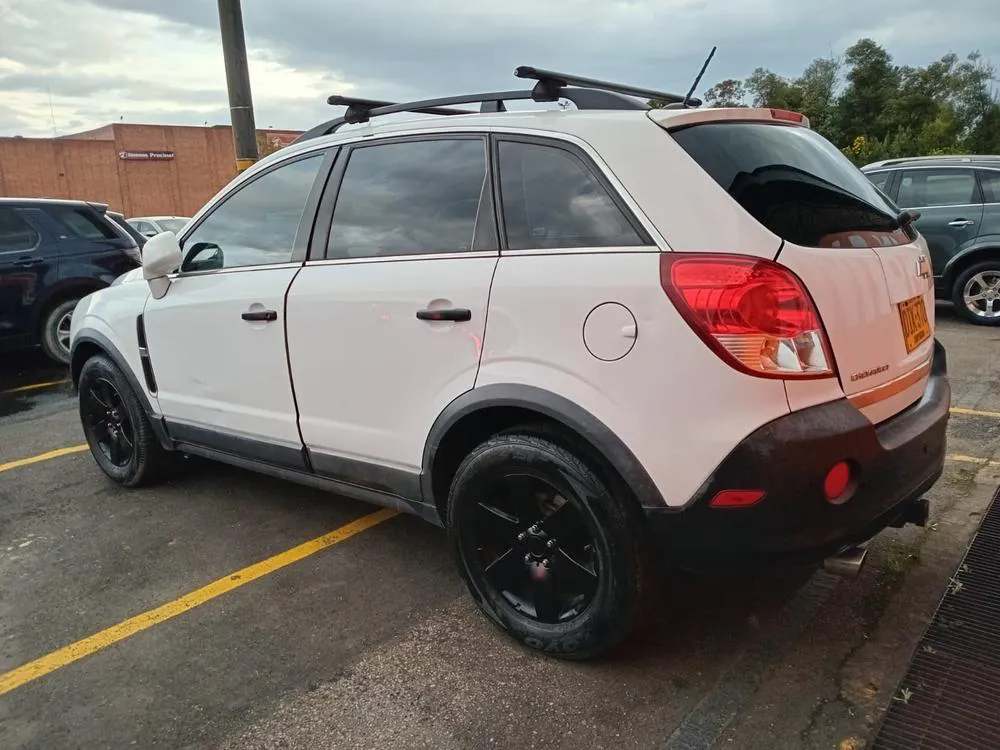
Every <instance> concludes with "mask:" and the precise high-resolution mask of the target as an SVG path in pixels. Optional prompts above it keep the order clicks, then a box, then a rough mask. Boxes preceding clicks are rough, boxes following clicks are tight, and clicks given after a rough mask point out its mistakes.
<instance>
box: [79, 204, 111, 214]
mask: <svg viewBox="0 0 1000 750" xmlns="http://www.w3.org/2000/svg"><path fill="white" fill-rule="evenodd" d="M84 203H86V204H87V205H88V206H90V207H91V208H92V209H94V210H95V211H97V213H99V214H104V213H107V210H108V204H107V203H95V202H94V201H84Z"/></svg>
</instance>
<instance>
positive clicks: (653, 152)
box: [72, 68, 950, 659]
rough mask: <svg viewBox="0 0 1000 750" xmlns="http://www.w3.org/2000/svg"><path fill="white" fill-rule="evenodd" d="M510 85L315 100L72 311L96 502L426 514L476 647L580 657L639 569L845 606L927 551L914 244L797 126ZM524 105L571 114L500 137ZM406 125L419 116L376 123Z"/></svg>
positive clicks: (589, 85) (927, 378) (600, 94)
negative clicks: (338, 505)
mask: <svg viewBox="0 0 1000 750" xmlns="http://www.w3.org/2000/svg"><path fill="white" fill-rule="evenodd" d="M517 74H518V75H519V76H521V77H526V78H532V79H535V80H537V84H535V85H534V88H533V89H532V90H529V91H514V92H510V91H508V92H498V93H493V94H482V95H473V96H469V97H452V98H448V99H442V100H435V101H425V102H417V103H411V104H406V105H388V104H386V103H384V102H371V101H365V100H353V99H351V100H348V99H343V98H340V97H335V98H331V102H333V103H338V104H348V105H349V108H348V111H347V114H346V115H345V116H344V117H342V118H338V119H336V120H332V121H331V122H328V123H324V124H323V125H321V126H319V127H318V128H316V129H315V130H313V131H310V132H309V133H307V134H306V135H305V136H303V137H302V138H301V139H300V140H299V141H298V142H296V143H295V144H293V145H291V146H289V147H287V148H285V149H283V150H281V151H279V152H277V153H275V154H273V155H271V156H269V157H268V158H266V159H264V160H263V161H261V162H260V163H258V164H256V165H255V166H254V167H253V168H251V169H250V170H248V171H246V172H245V173H243V174H242V175H240V176H239V177H237V178H236V179H235V180H233V182H232V183H231V184H230V185H228V186H227V187H225V188H224V189H223V190H222V191H221V192H220V193H219V194H218V195H217V196H215V197H214V198H213V199H212V200H211V201H210V202H209V203H208V204H207V205H206V206H205V207H204V208H203V209H202V210H201V211H200V212H199V213H198V214H197V215H196V216H195V217H194V218H193V220H192V221H191V223H190V224H189V225H188V226H187V227H186V228H185V229H184V231H183V233H182V234H181V236H180V237H179V238H177V237H175V236H174V235H173V234H172V233H170V232H167V233H164V234H160V235H158V236H156V237H154V238H153V239H151V240H150V241H149V242H148V244H147V245H146V247H145V251H144V267H143V268H142V269H137V270H136V271H135V272H132V273H129V274H127V275H126V276H125V277H123V278H122V279H120V281H119V283H116V284H115V285H114V286H112V287H110V288H108V289H105V290H103V291H100V292H96V293H94V294H92V295H91V296H89V297H87V298H85V299H84V300H82V301H81V302H80V304H79V306H78V307H77V309H76V314H75V315H74V316H73V330H72V378H73V381H74V383H76V384H77V386H78V389H79V393H80V414H81V418H82V421H83V426H84V429H85V432H86V436H87V440H88V442H89V443H90V446H91V450H92V452H93V455H94V458H95V459H96V461H97V463H98V464H99V466H100V467H101V468H102V469H103V470H104V472H105V473H107V474H108V476H110V477H111V478H112V479H114V480H116V481H117V482H120V483H121V484H124V485H128V486H135V485H141V484H146V483H149V482H152V481H153V480H155V479H158V478H162V477H163V476H164V475H165V473H167V472H168V471H169V466H170V461H169V459H170V457H171V455H176V454H177V453H189V454H197V455H201V456H207V457H210V458H214V459H218V460H220V461H225V462H228V463H232V464H235V465H237V466H243V467H246V468H250V469H254V470H258V471H261V472H266V473H268V474H272V475H276V476H279V477H285V478H287V479H289V480H293V481H299V482H303V483H307V484H310V485H315V486H320V487H325V488H328V489H330V490H332V491H334V492H337V493H340V494H342V495H347V496H351V497H354V498H360V499H362V500H366V501H370V502H372V503H377V504H382V505H387V506H391V507H394V508H399V509H402V510H405V511H409V512H412V513H415V514H417V515H419V516H421V517H423V518H425V519H427V520H429V521H432V522H433V523H436V524H440V525H442V526H444V527H446V528H447V530H448V533H449V537H450V539H451V542H452V545H453V550H454V554H455V557H456V560H457V565H458V569H459V571H460V573H461V575H462V576H463V577H464V579H465V581H466V582H467V584H468V587H469V590H470V591H471V593H472V595H473V597H474V598H475V600H476V602H477V603H478V604H479V606H480V607H481V608H482V609H483V611H485V612H486V613H487V614H488V615H489V616H490V617H491V618H492V619H493V620H494V621H495V622H496V623H498V624H499V625H500V626H501V627H502V628H504V629H505V630H507V631H508V632H509V633H510V634H511V635H513V636H514V637H516V638H517V639H518V640H519V641H520V642H522V643H524V644H527V645H528V646H530V647H532V648H535V649H538V650H541V651H544V652H549V653H553V654H557V655H559V656H562V657H564V658H577V659H580V658H586V657H592V656H595V655H597V654H600V653H602V652H603V651H605V650H607V649H608V648H610V647H611V646H613V645H615V644H616V643H618V642H620V641H621V640H622V639H623V638H624V637H625V636H626V634H627V633H628V632H629V631H630V629H631V628H632V626H633V625H634V624H635V623H636V621H637V618H638V617H639V613H640V610H641V605H642V603H643V602H644V601H645V599H646V596H645V595H646V593H647V592H648V591H649V590H650V584H651V583H652V582H653V580H654V579H655V578H656V576H655V575H654V568H655V567H657V566H656V565H655V563H656V561H657V560H658V558H661V557H662V558H665V559H666V560H667V562H669V563H670V564H671V565H673V566H677V567H681V568H685V569H691V570H698V571H726V570H744V569H745V568H746V567H747V566H749V565H773V564H795V565H798V564H803V565H818V564H824V563H825V564H826V565H827V566H828V567H829V568H830V569H835V570H840V571H847V572H851V571H856V570H857V568H858V567H859V566H860V564H861V562H862V560H863V557H864V547H863V545H864V543H865V542H866V541H867V540H869V539H870V538H871V537H873V536H874V535H875V534H877V533H878V532H879V531H881V530H882V529H884V528H885V527H887V526H890V525H894V526H900V525H903V524H905V523H908V522H912V523H917V524H923V523H924V521H925V520H926V517H927V503H926V501H925V500H923V499H922V495H923V493H924V492H925V491H926V490H927V489H928V488H930V487H931V485H933V484H934V482H935V481H936V480H937V479H938V477H939V476H940V474H941V472H942V469H943V464H944V456H945V428H946V423H947V419H948V407H949V402H950V388H949V385H948V380H947V374H946V363H945V354H944V350H943V348H942V347H941V346H940V344H938V343H937V342H936V341H935V338H934V335H933V328H934V296H933V288H932V279H931V276H930V271H929V266H928V264H927V261H926V254H927V250H926V245H925V242H924V240H923V239H922V238H921V237H920V236H919V235H918V234H916V233H915V232H914V231H913V229H912V226H911V223H912V220H913V218H914V217H913V216H912V215H909V214H907V213H905V212H899V210H898V209H897V208H896V207H895V206H893V205H891V204H890V203H888V202H887V199H886V198H885V197H884V196H883V195H882V194H880V193H879V192H878V191H877V190H876V189H875V188H874V187H873V186H872V185H871V183H870V182H869V181H868V179H867V178H866V177H865V176H864V175H863V174H862V173H861V172H860V171H859V170H858V169H856V168H855V167H854V166H852V165H851V163H850V162H849V161H848V160H847V159H846V158H844V156H843V155H841V154H840V152H839V151H838V150H837V149H836V148H835V147H834V146H833V145H831V144H830V143H829V142H828V141H826V140H824V139H823V138H822V137H820V136H819V135H817V134H816V133H814V132H813V131H812V130H810V129H809V128H808V122H807V121H806V119H805V118H804V117H802V116H801V115H799V114H796V113H792V112H786V111H782V110H773V109H699V108H696V107H692V106H691V102H690V101H687V100H684V99H683V98H682V97H674V96H671V95H669V94H663V93H660V92H648V91H643V90H640V89H635V88H633V87H625V86H617V85H614V84H606V83H603V82H599V81H592V80H589V79H576V78H574V77H573V76H567V75H565V74H558V73H550V72H548V71H539V70H535V69H530V68H526V69H519V70H518V71H517ZM636 96H650V97H652V98H657V99H660V100H662V101H666V102H668V104H669V106H667V107H664V108H661V109H650V108H649V107H648V106H647V105H646V104H645V103H644V102H642V101H640V100H638V99H637V98H635V97H636ZM530 98H534V99H536V100H541V101H553V100H556V99H560V98H562V99H569V100H571V101H573V102H575V103H576V104H577V109H576V110H563V109H553V110H547V111H516V112H515V111H505V107H504V105H503V101H506V100H511V99H530ZM461 102H481V103H482V111H481V112H467V111H464V110H454V109H447V108H446V107H448V106H451V105H454V104H456V103H461ZM403 111H410V112H422V113H427V114H431V115H437V116H435V117H427V118H412V119H410V120H408V121H396V122H387V121H386V120H384V119H383V120H380V121H379V124H371V123H370V122H369V120H372V119H374V118H377V117H379V116H381V115H384V114H392V113H399V112H403ZM390 119H391V118H390ZM345 123H355V124H356V123H361V124H362V125H363V126H362V127H357V128H348V129H339V126H340V125H343V124H345Z"/></svg>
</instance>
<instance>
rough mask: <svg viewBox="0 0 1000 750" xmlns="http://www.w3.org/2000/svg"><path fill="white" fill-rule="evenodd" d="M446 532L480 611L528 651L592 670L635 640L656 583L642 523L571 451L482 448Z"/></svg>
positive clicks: (457, 486) (492, 443)
mask: <svg viewBox="0 0 1000 750" xmlns="http://www.w3.org/2000/svg"><path fill="white" fill-rule="evenodd" d="M448 528H449V536H450V538H451V543H452V550H453V553H454V555H455V557H456V562H457V564H458V568H459V572H460V574H461V575H462V577H463V578H464V580H465V583H466V585H467V586H468V588H469V591H470V593H471V594H472V596H473V598H474V599H475V601H476V603H477V604H478V606H479V607H480V609H482V610H483V612H484V613H485V614H486V615H487V616H489V617H490V619H492V620H493V621H494V622H495V623H496V624H497V625H499V626H500V627H501V628H503V629H504V630H506V631H507V632H508V633H509V634H510V635H512V636H513V637H514V638H515V639H516V640H518V641H519V642H521V643H523V644H525V645H526V646H528V647H530V648H532V649H535V650H538V651H542V652H546V653H550V654H552V655H554V656H557V657H560V658H564V659H588V658H593V657H596V656H599V655H600V654H602V653H605V652H607V651H608V650H610V649H611V648H613V647H614V646H616V645H617V644H619V643H620V642H621V641H623V640H624V639H625V638H626V637H627V636H628V635H629V634H630V632H631V631H632V629H633V627H634V625H635V623H636V621H637V619H638V616H639V611H640V609H641V604H642V602H643V600H644V599H645V593H646V590H647V588H648V585H649V583H650V580H649V574H650V571H649V565H648V562H647V556H646V544H645V534H644V529H643V526H642V522H641V516H640V512H639V511H638V508H636V507H634V506H633V504H632V503H631V501H630V500H629V499H627V498H621V497H616V496H615V495H614V494H613V493H612V492H611V491H610V490H609V488H608V486H607V485H606V484H605V483H604V482H603V481H602V480H601V479H600V478H599V477H598V475H597V474H596V473H595V472H594V471H593V470H592V469H591V468H590V467H589V466H588V465H587V464H586V463H584V462H583V461H581V460H580V459H579V458H577V457H576V456H575V455H573V454H572V453H571V452H569V451H568V450H566V449H564V448H562V447H560V446H558V445H556V444H555V443H552V442H550V441H548V440H545V439H542V438H539V437H537V436H532V435H529V434H518V433H514V434H502V435H497V436H495V437H493V438H491V439H490V440H488V441H487V442H485V443H483V444H482V445H480V446H479V447H477V448H476V449H475V450H473V451H472V453H471V454H469V456H468V457H466V459H465V460H464V461H463V462H462V465H461V466H460V467H459V469H458V472H457V473H456V475H455V479H454V481H453V483H452V488H451V492H450V494H449V499H448Z"/></svg>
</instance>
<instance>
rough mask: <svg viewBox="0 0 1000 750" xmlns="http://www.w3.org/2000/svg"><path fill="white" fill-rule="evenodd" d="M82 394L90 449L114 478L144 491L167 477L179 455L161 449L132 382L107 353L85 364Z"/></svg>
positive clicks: (124, 484)
mask: <svg viewBox="0 0 1000 750" xmlns="http://www.w3.org/2000/svg"><path fill="white" fill-rule="evenodd" d="M79 394H80V395H79V411H80V422H81V424H82V425H83V432H84V435H85V436H86V438H87V445H88V446H90V452H91V454H92V455H93V456H94V460H95V461H96V462H97V465H98V466H99V467H100V468H101V470H102V471H103V472H104V473H105V474H106V475H107V476H108V477H109V478H110V479H111V480H113V481H114V482H117V483H118V484H120V485H123V486H125V487H139V486H143V485H150V484H155V483H157V482H159V481H161V480H162V479H164V478H165V477H166V475H167V473H168V471H169V469H170V467H171V465H172V464H173V458H174V454H173V453H171V452H169V451H166V450H164V448H163V446H161V445H160V442H159V440H157V438H156V435H155V434H154V432H153V428H152V426H151V425H150V422H149V417H147V416H146V410H145V409H144V408H143V406H142V403H141V402H140V401H139V398H138V396H136V394H135V391H134V390H133V389H132V386H131V385H129V382H128V379H127V378H126V377H125V375H124V374H123V373H122V371H121V370H120V369H119V368H118V366H117V365H116V364H115V363H114V362H113V361H112V360H111V359H110V358H109V357H108V356H107V355H104V354H98V355H95V356H93V357H91V358H90V359H88V360H87V361H86V362H85V363H84V365H83V368H82V370H81V372H80V384H79ZM109 425H111V426H113V427H114V429H111V428H110V427H109ZM129 445H130V446H131V448H130V449H129V448H128V446H129ZM115 446H117V447H115Z"/></svg>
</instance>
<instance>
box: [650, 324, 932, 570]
mask: <svg viewBox="0 0 1000 750" xmlns="http://www.w3.org/2000/svg"><path fill="white" fill-rule="evenodd" d="M933 357H934V359H933V363H932V366H931V374H930V376H929V378H928V381H927V387H926V389H925V390H924V394H923V396H922V398H921V399H920V401H918V402H917V403H916V404H914V405H913V406H911V407H909V408H908V409H907V410H905V411H904V412H901V413H900V414H898V415H896V416H895V417H893V418H892V419H890V420H888V421H886V422H883V423H881V424H879V425H877V426H876V425H873V424H872V423H871V422H869V421H868V419H866V418H865V417H864V415H862V414H861V412H859V411H858V410H857V409H856V408H854V407H853V406H852V405H851V404H850V403H849V402H848V401H847V400H846V399H842V400H839V401H834V402H830V403H827V404H822V405H820V406H814V407H811V408H808V409H803V410H801V411H797V412H794V413H792V414H788V415H786V416H784V417H780V418H779V419H777V420H775V421H773V422H771V423H769V424H767V425H764V426H763V427H761V428H760V429H758V430H757V431H756V432H754V433H753V434H751V435H750V436H749V437H747V438H746V439H745V440H744V441H743V442H742V443H740V444H739V445H738V446H737V447H736V449H735V450H733V451H732V452H731V453H730V454H729V456H727V457H726V459H725V460H724V461H723V462H722V463H721V464H720V465H719V467H718V468H717V469H716V471H715V472H714V474H713V475H712V476H711V477H710V478H709V479H708V480H707V481H706V482H705V483H704V484H703V485H702V487H701V488H700V489H699V490H698V492H697V493H696V494H695V496H694V497H693V498H692V500H691V501H690V502H689V503H688V504H687V505H686V506H685V507H684V508H683V509H669V510H666V509H656V510H649V511H647V513H646V516H647V519H648V521H649V524H650V526H651V531H652V533H653V534H654V536H655V538H656V539H657V541H658V543H659V544H660V546H661V548H662V549H663V550H664V551H665V553H666V554H667V556H668V558H669V560H670V562H671V563H673V564H676V565H679V566H680V567H685V568H693V569H698V570H726V569H731V568H734V567H735V566H738V567H739V568H740V569H744V568H746V567H747V566H755V565H762V566H767V565H773V564H788V565H798V564H803V565H806V564H813V563H818V562H820V561H822V560H823V559H824V558H826V557H829V556H830V555H833V554H835V553H837V552H838V551H840V550H841V549H843V548H844V547H847V546H849V545H852V544H858V543H860V542H864V541H867V540H868V539H870V538H872V537H873V536H875V535H876V534H878V533H879V532H880V531H882V530H883V529H884V528H886V527H887V526H891V525H902V524H903V523H904V522H906V521H907V520H913V519H916V520H917V522H921V521H920V517H921V513H920V510H921V509H920V506H919V505H915V504H916V503H918V502H919V501H920V499H921V497H922V495H923V494H924V493H925V492H926V491H927V490H929V489H930V488H931V487H932V486H933V485H934V483H935V482H936V481H937V480H938V478H939V477H940V476H941V473H942V472H943V471H944V461H945V453H946V430H947V425H948V415H949V407H950V405H951V386H950V385H949V383H948V372H947V369H948V368H947V358H946V355H945V350H944V347H943V346H941V344H940V343H939V342H937V341H935V344H934V355H933ZM845 460H847V461H850V462H852V463H853V465H854V469H855V472H854V476H855V477H856V478H857V482H856V485H855V487H854V490H853V494H851V495H850V498H849V499H848V500H847V501H846V502H844V503H843V504H840V505H834V504H831V503H830V502H828V501H827V500H826V497H825V495H824V491H823V482H824V479H825V478H826V475H827V472H828V471H829V470H830V467H832V466H833V465H834V464H835V463H837V462H839V461H845ZM734 489H737V490H738V489H746V490H762V491H764V493H765V495H764V497H763V498H762V499H761V500H760V501H758V502H757V503H756V504H754V505H752V506H749V507H742V508H740V507H736V508H713V507H710V505H709V503H710V502H711V500H712V499H713V498H714V497H715V496H716V495H717V494H718V493H719V492H720V491H723V490H734Z"/></svg>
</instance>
